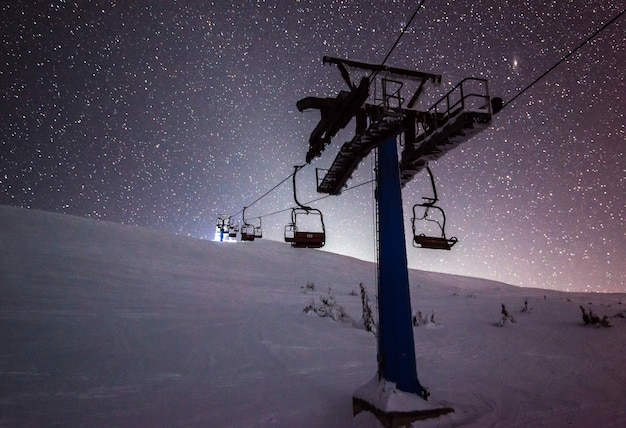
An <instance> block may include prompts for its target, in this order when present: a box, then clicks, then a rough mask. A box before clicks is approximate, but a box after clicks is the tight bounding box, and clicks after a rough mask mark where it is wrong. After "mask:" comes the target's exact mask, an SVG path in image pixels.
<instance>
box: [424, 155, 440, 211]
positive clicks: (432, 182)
mask: <svg viewBox="0 0 626 428" xmlns="http://www.w3.org/2000/svg"><path fill="white" fill-rule="evenodd" d="M426 171H428V176H429V177H430V184H431V185H432V187H433V197H432V198H423V199H428V200H430V202H427V203H426V204H427V205H430V206H433V205H435V204H436V203H437V201H438V200H439V197H438V196H437V187H436V186H435V176H434V175H433V172H432V171H431V170H430V166H428V164H426Z"/></svg>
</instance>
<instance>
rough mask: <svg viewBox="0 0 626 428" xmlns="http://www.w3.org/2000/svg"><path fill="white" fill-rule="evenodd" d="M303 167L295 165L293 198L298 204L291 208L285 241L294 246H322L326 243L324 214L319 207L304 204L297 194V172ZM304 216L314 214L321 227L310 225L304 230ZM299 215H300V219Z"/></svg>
mask: <svg viewBox="0 0 626 428" xmlns="http://www.w3.org/2000/svg"><path fill="white" fill-rule="evenodd" d="M302 167H303V165H296V166H295V167H294V168H295V171H294V173H293V199H294V201H295V202H296V204H297V205H298V206H297V207H294V208H292V209H291V223H289V224H288V225H286V226H285V242H287V243H290V244H291V246H292V247H293V248H322V247H323V246H324V244H325V243H326V230H325V227H324V216H323V215H322V212H321V211H320V210H318V209H317V208H311V207H309V206H305V205H302V204H301V203H300V202H299V201H298V197H297V194H296V174H297V172H298V171H299V170H300V169H301V168H302ZM302 216H307V217H308V216H313V217H315V218H317V220H316V223H317V224H318V225H319V227H318V228H316V229H315V230H312V229H311V228H309V227H307V229H308V230H302V229H301V228H300V226H299V225H300V224H301V223H302V219H303V217H302ZM298 217H300V221H299V220H298ZM308 224H309V222H307V225H308Z"/></svg>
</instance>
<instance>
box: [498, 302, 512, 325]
mask: <svg viewBox="0 0 626 428" xmlns="http://www.w3.org/2000/svg"><path fill="white" fill-rule="evenodd" d="M500 313H501V314H502V317H501V318H500V322H499V323H498V325H499V326H500V327H503V326H504V325H506V324H508V323H512V324H515V318H513V315H510V314H509V311H507V310H506V306H505V305H504V303H503V304H502V310H501V311H500Z"/></svg>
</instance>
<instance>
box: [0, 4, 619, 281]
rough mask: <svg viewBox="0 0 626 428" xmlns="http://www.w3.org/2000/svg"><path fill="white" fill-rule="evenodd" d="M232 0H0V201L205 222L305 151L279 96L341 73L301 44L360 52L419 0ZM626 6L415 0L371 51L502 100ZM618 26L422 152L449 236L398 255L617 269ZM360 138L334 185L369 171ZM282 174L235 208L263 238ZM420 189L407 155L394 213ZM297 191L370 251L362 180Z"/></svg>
mask: <svg viewBox="0 0 626 428" xmlns="http://www.w3.org/2000/svg"><path fill="white" fill-rule="evenodd" d="M232 3H233V4H228V2H225V1H219V2H218V1H215V2H209V1H178V2H176V1H168V2H154V1H91V2H86V1H85V2H82V1H81V2H72V1H55V0H52V1H47V2H41V1H33V2H16V1H3V2H1V3H0V27H1V28H2V45H1V46H2V48H1V49H2V50H1V61H0V96H1V97H2V103H1V105H2V107H1V115H0V185H1V189H2V192H1V193H0V204H5V205H13V206H21V207H28V208H33V209H42V210H47V211H54V212H59V213H66V214H71V215H78V216H87V217H92V218H99V219H103V220H108V221H113V222H119V223H125V224H133V225H140V226H146V227H150V228H154V229H159V230H167V231H173V232H176V233H181V234H189V235H191V236H195V237H199V238H205V239H213V236H214V230H215V221H216V218H217V216H218V214H222V213H225V214H238V215H239V217H240V211H241V210H242V208H243V206H245V205H250V204H251V203H252V202H253V201H255V200H257V198H259V197H260V196H261V195H263V194H264V193H265V192H267V191H268V190H270V189H271V188H272V187H274V186H275V185H276V184H278V183H279V182H280V181H281V180H283V179H285V178H286V177H288V176H289V175H290V174H291V173H292V172H293V165H296V164H303V163H304V157H305V153H306V151H307V148H308V138H309V134H310V133H311V131H312V130H313V128H314V127H315V125H316V124H317V122H318V120H319V112H318V111H310V112H308V111H307V112H304V113H300V112H298V110H297V109H296V107H295V104H296V101H298V100H299V99H301V98H303V97H306V96H309V95H313V96H320V97H335V96H336V95H337V92H338V91H339V90H345V89H347V86H346V84H345V82H343V80H342V79H341V76H340V73H339V72H338V70H337V68H336V67H335V66H333V65H323V64H322V57H323V56H324V55H328V56H334V57H341V58H349V59H353V60H358V61H365V62H370V63H381V62H382V61H383V59H384V58H385V56H386V55H387V53H388V52H389V51H390V49H391V47H392V45H393V43H394V41H395V40H396V38H397V37H398V36H399V35H400V32H401V31H402V29H403V28H404V26H405V24H406V23H407V22H408V20H409V19H410V17H411V15H412V14H413V12H414V11H415V9H416V7H417V4H418V2H417V1H402V0H381V1H377V2H371V1H360V0H354V1H333V2H323V1H305V0H301V1H298V0H273V1H272V0H267V1H262V0H255V1H252V0H242V1H238V2H232ZM625 6H626V5H625V3H624V1H612V0H602V1H592V2H590V1H587V0H552V1H546V2H519V1H506V0H483V1H473V0H459V1H454V2H443V1H434V0H430V1H429V0H427V1H425V3H424V7H423V8H422V9H421V10H420V12H419V13H418V14H417V15H416V17H415V19H414V21H413V22H412V23H411V25H410V26H409V28H408V29H407V31H406V33H405V34H404V35H403V37H402V39H401V42H400V44H399V45H398V46H397V47H396V48H395V49H394V50H393V53H392V55H391V57H390V58H389V60H388V61H387V63H386V64H387V65H391V66H396V67H402V68H408V69H413V70H419V71H423V72H429V73H436V74H441V75H442V76H443V81H442V83H441V85H440V86H438V87H437V86H432V85H431V86H429V87H428V88H427V89H426V91H425V93H424V94H423V95H422V97H421V99H420V100H421V101H420V102H421V106H422V107H428V106H430V105H431V104H432V103H433V102H434V101H436V100H437V99H438V97H439V96H440V95H441V94H443V93H445V92H446V91H447V90H449V89H450V88H451V87H452V86H453V85H454V84H456V83H457V82H458V81H460V80H461V79H463V78H465V77H469V76H476V77H485V78H488V79H489V88H490V92H491V95H492V96H500V97H502V98H503V99H504V101H505V102H506V101H507V100H509V99H511V98H512V97H513V96H515V95H516V94H517V93H518V92H519V91H520V90H521V89H523V88H524V87H526V85H528V84H529V83H530V82H532V81H533V80H534V79H535V78H537V77H538V76H539V75H541V74H542V73H543V72H545V71H546V70H548V69H549V68H550V67H551V66H553V65H554V64H555V63H557V62H558V61H559V59H561V58H562V57H563V56H565V55H566V54H567V53H568V52H569V51H570V50H571V49H573V48H575V47H576V46H577V45H578V44H579V43H581V42H582V41H583V40H585V39H586V38H587V37H588V36H589V35H590V34H592V33H593V32H594V31H596V30H597V29H599V28H600V27H601V26H602V25H603V24H604V23H606V22H607V21H609V20H610V19H611V18H613V17H614V16H616V15H618V14H619V13H621V12H622V10H623V9H624V7H625ZM625 28H626V18H624V17H621V18H620V19H618V20H617V21H616V22H615V23H614V24H612V25H611V26H609V27H608V28H607V29H606V30H604V31H602V32H601V33H600V34H599V35H598V36H597V37H596V38H594V39H593V40H592V41H591V42H590V43H588V44H586V45H585V46H583V47H582V48H581V49H580V50H578V51H577V52H576V53H575V54H574V55H572V56H571V57H570V58H569V59H568V60H567V61H565V62H563V63H562V64H561V65H559V66H558V67H557V68H556V69H555V70H553V71H552V72H551V73H549V74H548V75H547V76H546V77H545V78H544V79H542V80H541V81H539V82H538V83H537V84H536V85H534V86H533V87H532V88H530V89H529V90H528V91H527V92H525V93H524V94H523V95H521V96H520V97H519V98H518V99H516V100H515V101H514V102H513V103H511V104H509V105H508V106H506V108H505V109H504V110H502V112H500V113H499V114H498V115H496V116H495V117H494V121H493V125H492V127H491V128H490V129H488V130H487V131H484V132H482V133H481V134H479V135H477V136H476V137H475V138H473V139H472V140H470V141H468V142H467V143H464V144H463V145H462V146H460V147H459V148H457V149H455V150H454V151H452V152H450V153H449V154H448V155H446V156H445V157H444V158H442V159H441V160H439V161H437V162H435V163H432V164H431V167H432V169H433V172H434V174H435V177H436V180H437V186H438V191H439V197H440V205H441V206H442V207H443V208H444V209H445V210H446V213H447V216H448V225H447V233H448V236H456V237H458V238H459V243H458V244H457V245H456V246H455V247H454V248H453V250H452V251H450V252H442V251H428V250H420V249H415V248H413V247H411V245H410V241H407V243H408V248H407V251H408V259H409V265H410V266H411V267H414V268H418V269H424V270H432V271H439V272H449V273H456V274H460V275H468V276H478V277H484V278H490V279H495V280H500V281H504V282H508V283H512V284H516V285H521V286H527V287H541V288H549V289H560V290H571V291H622V292H624V291H626V279H625V276H626V275H625V273H626V262H625V260H626V208H625V207H626V178H625V177H626V158H625V155H624V153H625V148H626V125H625V123H626V120H625V115H626V100H625V97H626V80H625V77H624V76H625V73H624V70H626V37H625V32H624V29H625ZM355 73H357V72H355ZM355 76H357V74H355ZM353 132H354V128H353V125H352V124H350V125H349V126H348V127H347V128H346V130H344V131H342V132H340V133H339V134H338V135H337V137H336V138H335V139H334V140H333V144H332V145H331V146H329V147H328V148H327V149H326V151H325V152H324V154H323V155H322V156H321V157H320V158H317V159H315V160H314V161H313V162H312V163H311V165H309V166H308V167H306V168H304V169H303V170H302V171H301V172H300V173H299V174H298V176H297V177H298V198H299V199H300V200H301V201H311V200H314V199H317V198H320V197H322V196H324V195H320V194H317V193H316V192H315V168H328V167H329V166H330V163H331V162H332V160H333V158H334V156H335V153H336V149H337V148H338V147H339V146H340V145H341V144H342V143H343V142H344V141H347V140H349V139H351V138H352V135H353ZM370 158H371V157H370ZM370 158H367V159H366V160H365V161H364V162H363V163H362V165H361V167H360V168H359V169H358V170H357V172H356V173H355V174H354V176H353V179H352V180H351V181H350V182H349V183H348V186H350V187H351V186H355V185H357V184H359V183H364V182H367V181H369V180H371V179H372V160H371V159H370ZM291 192H292V188H291V181H290V180H287V181H286V182H285V183H284V184H283V185H281V186H279V187H278V188H277V189H276V190H275V191H273V192H271V193H270V194H269V195H268V196H266V197H264V198H262V199H261V200H259V201H258V202H257V203H255V204H253V205H252V206H251V207H250V208H249V209H248V210H247V211H246V214H247V217H248V218H251V217H255V216H262V221H263V227H264V234H265V237H268V238H270V239H274V240H282V231H283V226H284V225H285V224H287V223H288V222H289V212H288V211H282V210H285V209H288V208H289V207H291V206H293V201H292V194H291ZM430 193H431V189H430V183H429V181H428V176H427V175H426V174H425V173H421V174H419V175H417V176H416V177H415V179H414V180H413V181H412V182H411V183H409V184H408V185H407V186H406V188H405V189H404V191H403V197H404V204H405V206H404V213H405V218H406V225H405V227H406V229H407V232H410V230H411V225H410V217H411V207H412V206H413V204H414V203H418V202H421V197H422V196H429V195H430ZM313 205H314V206H315V207H317V208H320V209H321V210H322V211H323V212H324V216H325V217H324V219H325V223H326V230H327V234H328V238H327V245H326V247H325V248H324V249H325V250H328V251H333V252H338V253H342V254H348V255H352V256H355V257H359V258H363V259H367V260H373V259H375V250H374V248H375V247H374V244H375V239H374V234H373V226H372V224H373V217H374V216H373V213H372V205H373V199H372V186H371V185H369V184H368V185H363V186H360V187H357V188H355V189H351V190H346V191H345V192H344V193H343V194H342V195H340V196H337V197H334V196H333V197H327V198H324V199H321V200H319V201H317V202H315V203H313ZM277 211H278V213H277V214H273V215H269V216H267V214H271V213H275V212H277ZM407 234H408V233H407ZM407 239H410V238H407ZM248 245H254V243H249V244H248ZM285 245H288V244H285ZM294 251H307V250H294ZM207 262H210V261H207ZM242 262H245V261H242ZM304 280H310V279H306V278H305V279H304ZM374 280H375V276H374V273H373V274H372V278H370V279H368V278H364V281H365V282H367V281H370V282H373V281H374Z"/></svg>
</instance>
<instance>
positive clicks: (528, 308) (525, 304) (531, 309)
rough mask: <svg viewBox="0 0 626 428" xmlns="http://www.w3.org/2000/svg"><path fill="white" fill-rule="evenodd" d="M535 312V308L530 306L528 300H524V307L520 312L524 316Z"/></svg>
mask: <svg viewBox="0 0 626 428" xmlns="http://www.w3.org/2000/svg"><path fill="white" fill-rule="evenodd" d="M532 311H533V308H531V307H529V306H528V299H524V306H522V309H520V312H521V313H523V314H529V313H531V312H532Z"/></svg>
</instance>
